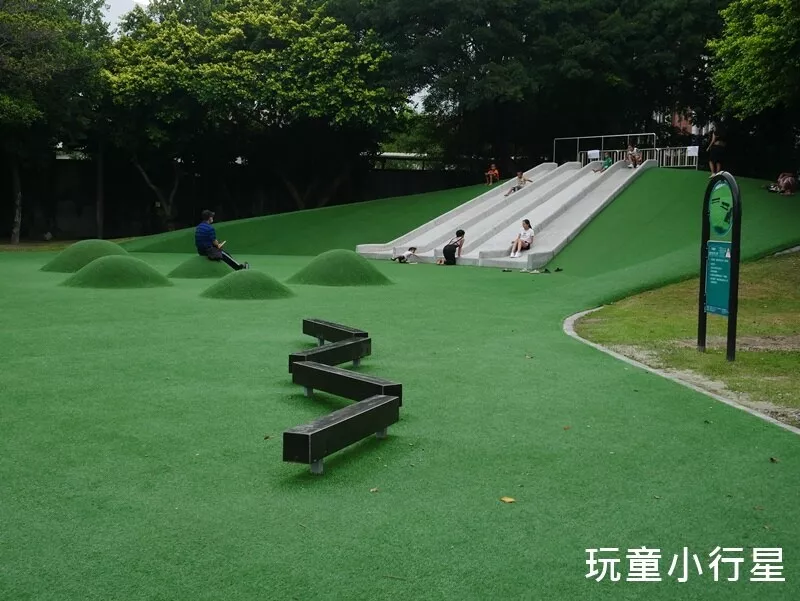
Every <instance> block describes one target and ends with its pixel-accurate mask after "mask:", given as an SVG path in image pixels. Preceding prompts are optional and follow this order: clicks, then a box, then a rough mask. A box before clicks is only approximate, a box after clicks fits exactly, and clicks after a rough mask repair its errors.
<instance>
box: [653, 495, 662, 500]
mask: <svg viewBox="0 0 800 601" xmlns="http://www.w3.org/2000/svg"><path fill="white" fill-rule="evenodd" d="M653 498H654V499H660V498H661V497H659V496H658V495H653Z"/></svg>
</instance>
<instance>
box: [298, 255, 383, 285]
mask: <svg viewBox="0 0 800 601" xmlns="http://www.w3.org/2000/svg"><path fill="white" fill-rule="evenodd" d="M288 281H289V283H290V284H311V285H316V286H384V285H386V284H391V283H392V282H391V280H390V279H389V278H387V277H386V276H385V275H384V274H383V273H382V272H381V271H379V270H378V269H377V268H376V267H374V266H373V264H372V263H371V262H370V261H368V260H367V259H365V258H364V257H362V256H361V255H359V254H357V253H356V252H354V251H352V250H345V249H334V250H329V251H326V252H324V253H322V254H320V255H319V256H317V257H314V259H313V260H312V261H311V262H310V263H309V264H308V265H306V266H305V267H303V269H301V270H300V271H298V272H297V273H296V274H294V275H293V276H292V277H291V278H289V280H288Z"/></svg>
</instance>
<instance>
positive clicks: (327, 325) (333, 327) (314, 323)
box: [303, 318, 369, 346]
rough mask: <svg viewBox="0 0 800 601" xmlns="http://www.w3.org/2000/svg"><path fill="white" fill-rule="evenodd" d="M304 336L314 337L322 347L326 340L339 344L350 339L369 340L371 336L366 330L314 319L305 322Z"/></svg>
mask: <svg viewBox="0 0 800 601" xmlns="http://www.w3.org/2000/svg"><path fill="white" fill-rule="evenodd" d="M303 334H308V335H309V336H314V337H315V338H316V339H317V340H318V341H319V344H320V346H322V345H323V344H325V341H326V340H327V341H328V342H339V341H341V340H347V339H349V338H369V334H367V333H366V332H365V331H364V330H359V329H358V328H351V327H350V326H343V325H342V324H339V323H333V322H332V321H325V320H324V319H312V318H306V319H304V320H303Z"/></svg>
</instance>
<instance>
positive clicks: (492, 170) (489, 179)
mask: <svg viewBox="0 0 800 601" xmlns="http://www.w3.org/2000/svg"><path fill="white" fill-rule="evenodd" d="M497 181H500V172H499V171H498V170H497V165H495V164H494V163H492V164H491V166H490V167H489V171H487V172H486V185H487V186H491V185H492V184H493V183H495V182H497Z"/></svg>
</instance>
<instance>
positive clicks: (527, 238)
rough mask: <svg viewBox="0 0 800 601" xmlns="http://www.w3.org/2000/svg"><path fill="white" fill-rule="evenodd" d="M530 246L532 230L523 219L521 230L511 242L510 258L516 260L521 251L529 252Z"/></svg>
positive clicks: (528, 223)
mask: <svg viewBox="0 0 800 601" xmlns="http://www.w3.org/2000/svg"><path fill="white" fill-rule="evenodd" d="M531 244H533V228H532V227H531V222H530V221H528V220H527V219H523V220H522V229H521V230H520V231H519V234H517V237H516V239H514V241H513V242H511V258H512V259H516V258H517V257H519V254H520V253H521V252H522V251H523V250H530V248H531Z"/></svg>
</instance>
